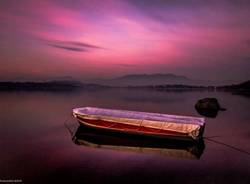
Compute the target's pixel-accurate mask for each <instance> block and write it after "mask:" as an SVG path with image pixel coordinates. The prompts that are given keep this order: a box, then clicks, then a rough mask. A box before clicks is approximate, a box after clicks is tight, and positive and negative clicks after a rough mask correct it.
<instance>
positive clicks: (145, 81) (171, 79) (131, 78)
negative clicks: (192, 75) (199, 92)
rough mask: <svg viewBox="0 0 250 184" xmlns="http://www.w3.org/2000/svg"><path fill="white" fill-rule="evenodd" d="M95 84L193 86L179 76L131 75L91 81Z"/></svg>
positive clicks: (191, 81) (188, 80)
mask: <svg viewBox="0 0 250 184" xmlns="http://www.w3.org/2000/svg"><path fill="white" fill-rule="evenodd" d="M91 82H92V83H96V84H103V85H110V86H147V85H162V84H193V83H194V81H193V80H191V79H189V78H187V77H185V76H181V75H175V74H170V73H168V74H159V73H157V74H132V75H124V76H121V77H117V78H113V79H96V80H93V81H91Z"/></svg>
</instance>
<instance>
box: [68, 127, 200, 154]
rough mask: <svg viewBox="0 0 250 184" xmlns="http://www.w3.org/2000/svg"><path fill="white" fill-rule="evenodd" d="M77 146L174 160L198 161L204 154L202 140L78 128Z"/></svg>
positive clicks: (74, 137) (76, 134)
mask: <svg viewBox="0 0 250 184" xmlns="http://www.w3.org/2000/svg"><path fill="white" fill-rule="evenodd" d="M72 140H73V142H74V143H75V144H77V145H83V146H88V147H92V148H99V149H110V150H115V151H126V152H136V153H149V154H159V155H162V156H169V157H175V158H185V159H199V158H200V157H201V155H202V153H203V152H204V149H205V144H204V141H203V139H200V140H199V141H182V140H174V139H162V138H158V137H153V138H152V137H147V136H140V135H130V136H126V134H117V133H115V132H112V133H110V132H104V131H101V130H100V129H93V128H87V127H83V126H79V127H78V128H77V130H76V131H75V133H74V135H73V136H72Z"/></svg>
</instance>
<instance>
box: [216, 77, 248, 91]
mask: <svg viewBox="0 0 250 184" xmlns="http://www.w3.org/2000/svg"><path fill="white" fill-rule="evenodd" d="M217 89H218V90H224V91H246V92H247V91H248V92H250V80H249V81H246V82H242V83H240V84H232V85H226V86H218V87H217Z"/></svg>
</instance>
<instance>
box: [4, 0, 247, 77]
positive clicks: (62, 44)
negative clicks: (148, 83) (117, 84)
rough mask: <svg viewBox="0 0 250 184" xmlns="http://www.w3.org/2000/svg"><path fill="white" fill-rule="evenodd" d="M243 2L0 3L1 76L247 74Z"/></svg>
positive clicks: (11, 0)
mask: <svg viewBox="0 0 250 184" xmlns="http://www.w3.org/2000/svg"><path fill="white" fill-rule="evenodd" d="M249 9H250V3H249V2H247V1H244V0H241V1H237V3H233V2H232V1H226V0H217V1H209V2H208V1H205V0H204V1H203V0H200V1H193V0H191V1H186V0H178V1H174V0H169V1H160V0H154V1H153V0H152V1H150V0H144V1H133V0H124V1H122V0H107V1H106V0H103V1H98V0H83V1H79V0H75V1H67V0H61V1H60V0H55V1H48V0H43V1H32V0H23V1H18V0H16V1H14V0H3V1H1V2H0V24H1V27H0V37H1V44H0V62H1V63H0V64H1V67H0V80H37V79H53V78H56V77H64V76H71V77H72V78H74V79H79V80H84V79H86V78H98V77H116V76H121V75H125V74H135V73H136V74H139V73H174V74H179V75H185V76H187V77H190V78H194V79H205V80H236V81H237V80H238V81H243V80H247V79H249V78H250V72H249V71H250V11H249Z"/></svg>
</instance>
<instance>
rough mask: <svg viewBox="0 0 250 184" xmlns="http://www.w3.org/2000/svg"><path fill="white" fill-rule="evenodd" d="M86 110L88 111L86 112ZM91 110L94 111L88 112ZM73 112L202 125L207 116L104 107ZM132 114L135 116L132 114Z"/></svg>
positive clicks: (85, 108)
mask: <svg viewBox="0 0 250 184" xmlns="http://www.w3.org/2000/svg"><path fill="white" fill-rule="evenodd" d="M84 110H85V111H86V112H84ZM91 110H92V112H88V111H91ZM95 111H98V112H99V114H98V113H96V112H95ZM100 111H102V112H104V111H106V112H109V113H111V114H105V113H104V114H101V113H100ZM73 114H76V115H82V116H89V115H91V116H96V117H98V116H100V117H101V116H106V117H115V118H128V119H133V120H151V121H170V122H173V123H180V124H183V123H185V124H196V125H200V126H204V125H205V118H201V117H192V116H180V115H169V114H160V113H149V112H139V111H128V110H115V109H103V108H96V107H82V108H74V109H73ZM121 114H122V115H121ZM131 114H132V115H134V116H131ZM135 116H138V117H135ZM140 116H141V118H140Z"/></svg>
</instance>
